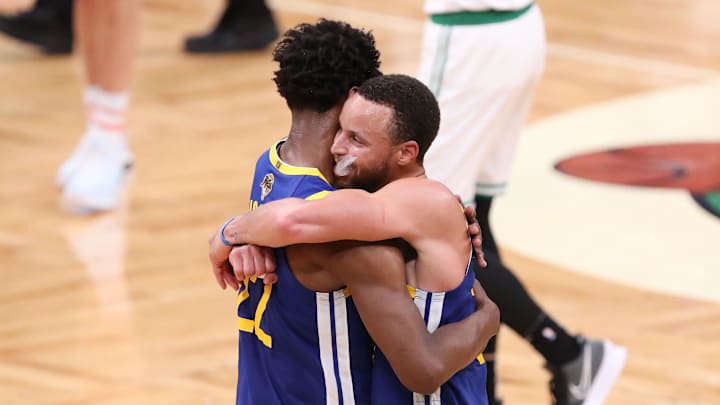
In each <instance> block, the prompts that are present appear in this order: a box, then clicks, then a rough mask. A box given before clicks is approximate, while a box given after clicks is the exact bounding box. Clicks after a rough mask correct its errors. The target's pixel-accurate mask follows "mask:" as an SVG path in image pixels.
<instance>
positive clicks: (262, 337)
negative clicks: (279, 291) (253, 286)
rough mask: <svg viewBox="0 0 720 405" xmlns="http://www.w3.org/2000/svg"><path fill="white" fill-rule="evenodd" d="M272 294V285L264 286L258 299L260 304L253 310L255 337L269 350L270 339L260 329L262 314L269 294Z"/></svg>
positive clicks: (270, 345) (270, 346)
mask: <svg viewBox="0 0 720 405" xmlns="http://www.w3.org/2000/svg"><path fill="white" fill-rule="evenodd" d="M271 292H272V284H266V285H265V288H264V290H263V295H262V297H260V302H259V303H258V307H257V309H256V310H255V335H257V337H258V339H260V341H261V342H263V344H264V345H265V346H267V347H269V348H272V337H271V336H270V335H268V334H267V333H266V332H265V331H264V330H262V329H261V328H260V323H261V322H262V317H263V313H265V308H267V303H268V300H269V299H270V293H271Z"/></svg>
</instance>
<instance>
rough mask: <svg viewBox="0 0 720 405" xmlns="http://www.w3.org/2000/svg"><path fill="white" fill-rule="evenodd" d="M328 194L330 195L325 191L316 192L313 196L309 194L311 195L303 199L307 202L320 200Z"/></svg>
mask: <svg viewBox="0 0 720 405" xmlns="http://www.w3.org/2000/svg"><path fill="white" fill-rule="evenodd" d="M328 194H330V192H329V191H327V190H323V191H318V192H317V193H315V194H311V195H309V196H307V197H305V199H306V200H307V201H312V200H321V199H323V198H325V196H326V195H328Z"/></svg>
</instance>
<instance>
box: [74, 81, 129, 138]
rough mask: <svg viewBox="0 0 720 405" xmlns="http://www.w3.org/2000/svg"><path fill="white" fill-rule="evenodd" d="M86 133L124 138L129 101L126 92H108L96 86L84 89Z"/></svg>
mask: <svg viewBox="0 0 720 405" xmlns="http://www.w3.org/2000/svg"><path fill="white" fill-rule="evenodd" d="M84 99H85V106H86V109H87V115H88V122H87V127H88V131H87V132H88V133H94V134H102V135H108V136H113V137H122V138H125V137H126V134H127V130H126V126H125V122H126V117H127V110H128V105H129V101H130V94H129V93H128V92H109V91H105V90H103V89H102V88H100V87H98V86H88V87H87V88H86V89H85V95H84Z"/></svg>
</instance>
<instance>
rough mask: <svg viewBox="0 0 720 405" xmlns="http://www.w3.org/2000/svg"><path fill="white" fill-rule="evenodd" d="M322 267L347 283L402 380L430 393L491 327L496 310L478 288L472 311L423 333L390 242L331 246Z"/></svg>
mask: <svg viewBox="0 0 720 405" xmlns="http://www.w3.org/2000/svg"><path fill="white" fill-rule="evenodd" d="M330 261H331V263H333V265H332V269H331V268H328V270H330V271H331V272H333V273H334V274H335V276H336V277H338V278H340V279H341V280H342V281H344V282H345V283H346V285H347V286H348V287H349V288H350V291H351V294H352V297H353V300H354V302H355V305H356V306H357V309H358V311H359V313H360V316H361V318H362V320H363V323H364V324H365V326H366V327H367V329H368V332H369V333H370V335H371V336H372V338H373V340H375V342H376V344H377V345H378V346H379V347H380V349H381V350H382V351H383V353H384V354H385V356H386V357H387V359H388V360H389V361H390V364H391V366H392V368H393V370H394V371H395V374H396V375H397V376H398V378H399V379H400V381H401V382H402V384H403V385H405V386H406V387H407V388H408V389H410V390H411V391H414V392H419V393H424V394H430V393H432V392H434V391H435V390H437V388H438V387H439V386H440V385H442V384H443V383H445V382H446V381H447V380H448V379H450V377H452V375H453V374H455V373H456V372H458V371H459V370H461V369H462V368H464V367H466V366H467V365H468V364H470V362H471V361H472V360H473V359H475V357H476V356H477V355H478V354H479V353H480V352H482V350H483V349H484V348H485V346H486V345H487V342H488V340H489V339H490V338H491V337H492V336H494V335H495V333H497V330H498V328H499V325H500V315H499V311H498V309H497V307H496V306H495V304H494V303H493V302H492V301H490V299H489V298H487V296H486V295H485V293H484V291H482V290H479V291H478V293H477V294H476V297H477V299H476V303H477V304H478V307H477V309H476V311H475V312H474V313H473V314H472V315H470V316H468V317H467V318H465V319H464V320H462V321H460V322H455V323H451V324H447V325H444V326H442V327H440V328H438V329H437V330H436V331H435V332H434V333H432V334H431V333H429V332H428V330H427V327H426V325H425V323H424V321H423V319H422V317H421V315H420V312H419V311H418V309H417V307H416V306H415V304H414V303H413V301H412V300H411V299H410V296H409V294H408V290H407V287H406V282H405V271H404V270H405V267H404V260H403V258H402V255H401V254H400V253H399V251H398V250H397V249H395V248H392V247H389V246H384V245H367V246H362V245H360V246H354V247H348V248H345V249H341V250H339V251H337V252H336V253H335V254H334V255H333V256H332V258H331V259H330Z"/></svg>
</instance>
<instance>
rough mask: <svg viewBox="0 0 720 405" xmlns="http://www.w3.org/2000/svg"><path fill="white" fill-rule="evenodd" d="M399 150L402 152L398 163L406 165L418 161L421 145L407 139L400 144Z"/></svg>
mask: <svg viewBox="0 0 720 405" xmlns="http://www.w3.org/2000/svg"><path fill="white" fill-rule="evenodd" d="M398 152H399V154H400V158H399V159H398V164H400V165H401V166H405V165H408V164H412V163H415V161H417V157H418V153H420V146H418V143H417V142H416V141H405V142H403V143H401V144H400V147H399V149H398Z"/></svg>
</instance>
